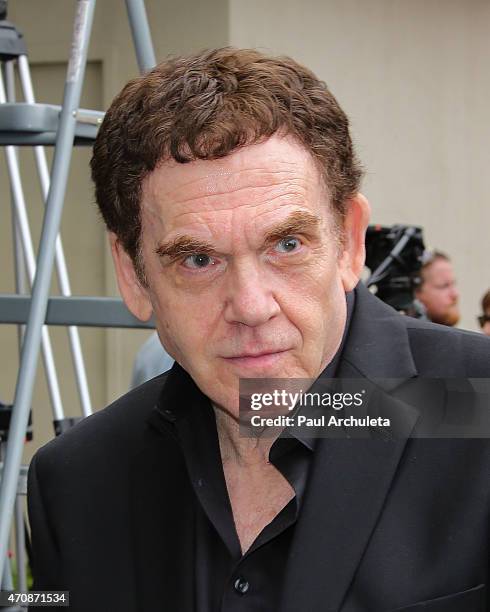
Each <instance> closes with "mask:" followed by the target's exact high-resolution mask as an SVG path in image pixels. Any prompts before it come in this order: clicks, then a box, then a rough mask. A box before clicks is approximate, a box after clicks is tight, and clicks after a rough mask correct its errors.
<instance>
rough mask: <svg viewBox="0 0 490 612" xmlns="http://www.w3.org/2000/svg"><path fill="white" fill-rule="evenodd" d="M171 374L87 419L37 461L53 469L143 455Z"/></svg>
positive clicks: (40, 453)
mask: <svg viewBox="0 0 490 612" xmlns="http://www.w3.org/2000/svg"><path fill="white" fill-rule="evenodd" d="M167 376H168V373H167V372H166V373H164V374H161V375H160V376H157V377H155V378H153V379H151V380H149V381H148V382H146V383H144V384H142V385H140V386H139V387H136V388H135V389H132V390H131V391H129V392H128V393H126V394H124V395H123V396H121V397H120V398H118V399H117V400H116V401H114V402H113V403H112V404H110V405H109V406H107V407H106V408H103V409H102V410H99V411H97V412H95V413H94V414H92V415H91V416H89V417H86V418H84V419H83V420H82V421H81V422H80V423H78V424H77V425H76V426H74V427H73V428H71V429H69V430H68V431H66V432H65V433H63V434H62V435H61V436H58V437H57V438H55V439H53V440H51V441H50V442H48V443H47V444H46V445H44V446H43V447H41V448H40V449H39V450H38V451H37V453H36V460H37V461H38V462H39V461H41V462H42V463H43V464H45V465H46V464H48V465H51V466H55V465H60V464H61V465H64V466H68V465H69V464H71V465H74V464H78V463H80V464H81V465H83V464H85V465H87V462H88V464H92V463H94V464H99V465H101V466H103V465H104V463H107V461H108V460H110V458H111V456H117V457H121V456H123V455H126V456H128V457H129V456H130V455H131V454H134V453H136V452H139V450H140V449H141V447H142V445H143V444H144V436H145V432H146V431H147V429H148V426H147V419H148V417H149V415H150V413H151V412H152V410H153V409H154V407H155V405H156V404H157V402H158V399H159V396H160V394H161V391H162V388H163V386H164V384H165V381H166V379H167Z"/></svg>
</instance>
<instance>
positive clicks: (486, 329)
mask: <svg viewBox="0 0 490 612" xmlns="http://www.w3.org/2000/svg"><path fill="white" fill-rule="evenodd" d="M485 314H486V315H487V317H490V310H487V312H486V313H485ZM481 330H482V332H483V333H484V334H485V335H486V336H490V321H485V323H484V324H483V326H482V328H481Z"/></svg>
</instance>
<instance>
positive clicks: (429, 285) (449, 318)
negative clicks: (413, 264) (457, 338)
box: [417, 259, 460, 325]
mask: <svg viewBox="0 0 490 612" xmlns="http://www.w3.org/2000/svg"><path fill="white" fill-rule="evenodd" d="M423 274H424V282H423V284H422V287H421V288H420V290H419V291H418V292H417V298H418V299H419V300H420V301H421V302H422V304H423V305H424V306H425V308H426V309H427V316H428V317H429V319H430V320H431V321H434V323H441V324H442V325H456V323H457V322H458V321H459V317H460V313H459V306H458V300H459V292H458V289H457V287H456V280H455V277H454V270H453V267H452V265H451V262H449V261H446V260H445V259H436V260H435V261H434V262H433V263H431V264H430V265H429V266H427V268H426V269H425V270H424V273H423Z"/></svg>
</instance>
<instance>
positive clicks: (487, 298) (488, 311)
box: [478, 289, 490, 336]
mask: <svg viewBox="0 0 490 612" xmlns="http://www.w3.org/2000/svg"><path fill="white" fill-rule="evenodd" d="M481 309H482V313H483V314H481V315H480V316H479V317H478V322H479V323H480V327H481V330H482V332H483V333H484V334H485V335H486V336H490V289H489V290H488V291H487V292H486V293H485V295H484V296H483V297H482V300H481Z"/></svg>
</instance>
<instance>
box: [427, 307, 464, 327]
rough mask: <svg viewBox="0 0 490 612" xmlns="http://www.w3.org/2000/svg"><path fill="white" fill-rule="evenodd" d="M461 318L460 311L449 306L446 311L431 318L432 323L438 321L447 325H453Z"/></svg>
mask: <svg viewBox="0 0 490 612" xmlns="http://www.w3.org/2000/svg"><path fill="white" fill-rule="evenodd" d="M460 318H461V315H460V312H459V310H458V309H453V308H451V309H450V310H448V311H447V312H445V313H444V314H443V315H441V316H440V317H435V318H434V319H432V321H433V322H434V323H439V324H440V325H447V326H448V327H454V326H455V325H457V324H458V323H459V320H460Z"/></svg>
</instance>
